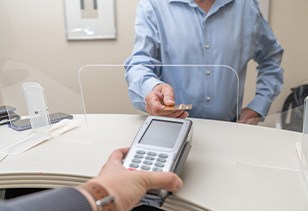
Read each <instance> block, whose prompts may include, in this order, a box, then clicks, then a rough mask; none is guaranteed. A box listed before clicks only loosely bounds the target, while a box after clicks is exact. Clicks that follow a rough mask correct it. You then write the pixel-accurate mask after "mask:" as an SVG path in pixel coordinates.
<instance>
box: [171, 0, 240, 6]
mask: <svg viewBox="0 0 308 211" xmlns="http://www.w3.org/2000/svg"><path fill="white" fill-rule="evenodd" d="M231 1H235V0H215V3H214V4H217V5H219V6H224V5H226V4H228V3H230V2H231ZM172 2H182V3H187V4H192V3H195V1H194V0H169V3H172Z"/></svg>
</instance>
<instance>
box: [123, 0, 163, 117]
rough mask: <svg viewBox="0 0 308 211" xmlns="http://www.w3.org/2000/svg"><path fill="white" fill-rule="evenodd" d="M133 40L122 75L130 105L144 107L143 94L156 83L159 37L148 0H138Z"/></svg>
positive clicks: (147, 92) (158, 62)
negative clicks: (132, 48)
mask: <svg viewBox="0 0 308 211" xmlns="http://www.w3.org/2000/svg"><path fill="white" fill-rule="evenodd" d="M135 34H136V35H135V44H134V50H133V53H132V55H131V56H130V57H129V58H127V59H126V61H125V70H126V72H125V79H126V81H127V84H128V94H129V97H130V99H131V101H132V103H133V105H134V106H135V107H136V108H138V109H140V110H143V111H145V102H144V98H145V96H146V95H147V94H149V92H151V90H152V89H153V87H154V86H155V85H157V84H159V83H163V82H162V81H160V80H159V75H160V70H161V61H160V38H159V32H158V29H157V20H156V16H155V12H154V9H153V7H152V5H151V3H150V2H149V1H144V0H141V1H140V3H139V5H138V9H137V15H136V22H135Z"/></svg>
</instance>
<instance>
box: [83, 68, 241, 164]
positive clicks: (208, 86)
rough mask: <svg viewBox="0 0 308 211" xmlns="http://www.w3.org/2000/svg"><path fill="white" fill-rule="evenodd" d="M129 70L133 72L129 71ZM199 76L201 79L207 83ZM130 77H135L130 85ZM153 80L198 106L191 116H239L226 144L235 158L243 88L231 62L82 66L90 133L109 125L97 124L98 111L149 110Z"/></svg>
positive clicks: (178, 101) (181, 100)
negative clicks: (93, 118) (197, 79)
mask: <svg viewBox="0 0 308 211" xmlns="http://www.w3.org/2000/svg"><path fill="white" fill-rule="evenodd" d="M125 69H127V70H129V71H128V72H127V73H125ZM150 76H151V77H152V78H151V79H149V77H150ZM125 77H126V78H125ZM153 78H154V79H153ZM196 78H201V79H202V80H201V81H202V82H201V83H200V82H198V81H196ZM126 79H127V80H128V81H130V82H131V83H130V86H128V85H127V82H126ZM147 80H148V81H147ZM151 80H155V81H156V80H162V81H164V82H165V83H168V84H170V85H171V86H172V87H173V89H174V90H175V93H174V94H175V104H177V105H180V104H191V105H192V109H191V110H187V111H188V112H189V115H190V117H196V115H197V114H198V113H202V115H204V116H203V117H202V118H207V119H215V120H224V121H233V122H234V125H233V126H234V127H232V128H233V129H231V131H229V134H230V139H229V140H226V145H229V146H230V149H232V150H233V153H232V156H233V157H234V159H233V160H235V159H236V152H237V150H236V149H237V142H236V135H237V131H236V126H237V124H236V122H237V118H238V116H239V111H240V109H239V108H240V107H241V102H239V99H241V98H242V95H243V92H241V91H240V87H239V79H238V75H237V73H236V71H235V70H233V69H232V68H231V67H228V66H226V65H136V66H128V67H124V66H123V65H103V64H101V65H99V64H98V65H90V64H89V65H85V66H84V67H82V68H81V69H80V71H79V81H80V87H81V93H82V96H83V100H84V101H83V102H84V111H85V113H86V116H87V123H88V129H89V134H90V137H95V134H96V133H99V132H101V131H103V130H104V124H108V122H101V123H100V125H99V126H98V125H96V124H97V123H96V121H91V119H92V118H91V117H93V116H94V115H98V114H112V115H115V114H126V115H129V114H142V115H143V116H145V115H148V114H147V112H145V111H144V109H145V96H146V94H147V93H148V92H150V91H151V90H149V87H150V89H151V88H152V87H151V85H150V86H147V84H150V83H151ZM226 81H227V82H228V83H225V82H226ZM147 82H148V83H147ZM200 93H202V95H199V94H200ZM133 104H134V105H135V106H137V107H138V108H136V107H134V106H133ZM199 118H201V117H199ZM119 129H121V123H119ZM137 130H138V128H136V132H137ZM222 130H224V129H223V128H222ZM123 132H125V131H123ZM205 133H206V131H205ZM116 135H117V132H115V136H116ZM96 137H97V136H96Z"/></svg>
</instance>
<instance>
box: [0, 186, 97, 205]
mask: <svg viewBox="0 0 308 211" xmlns="http://www.w3.org/2000/svg"><path fill="white" fill-rule="evenodd" d="M0 210H1V211H42V210H44V211H56V210H74V211H91V210H92V208H91V206H90V204H89V203H88V200H87V199H86V198H85V197H84V196H83V195H82V194H81V193H80V192H79V191H78V190H76V189H75V188H58V189H53V190H47V191H42V192H37V193H34V194H30V195H26V196H22V197H19V198H15V199H10V200H7V201H1V202H0Z"/></svg>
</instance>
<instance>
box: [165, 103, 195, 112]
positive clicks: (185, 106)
mask: <svg viewBox="0 0 308 211" xmlns="http://www.w3.org/2000/svg"><path fill="white" fill-rule="evenodd" d="M191 109H192V105H191V104H179V105H174V106H166V107H165V108H164V109H163V110H164V111H178V110H191Z"/></svg>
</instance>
